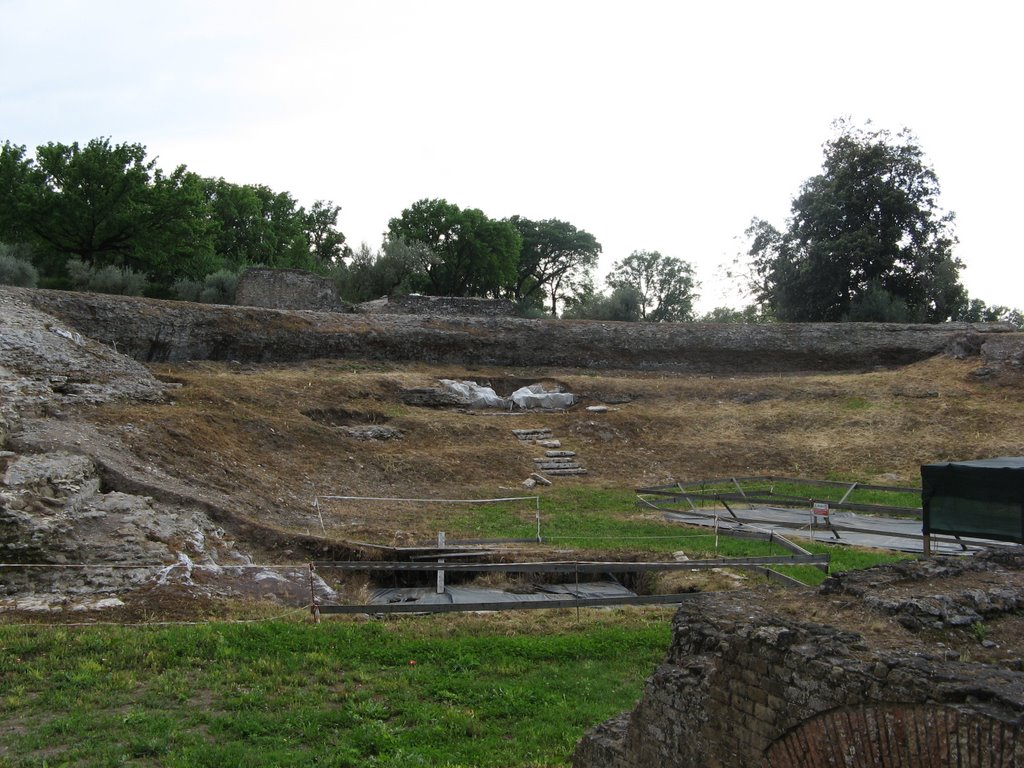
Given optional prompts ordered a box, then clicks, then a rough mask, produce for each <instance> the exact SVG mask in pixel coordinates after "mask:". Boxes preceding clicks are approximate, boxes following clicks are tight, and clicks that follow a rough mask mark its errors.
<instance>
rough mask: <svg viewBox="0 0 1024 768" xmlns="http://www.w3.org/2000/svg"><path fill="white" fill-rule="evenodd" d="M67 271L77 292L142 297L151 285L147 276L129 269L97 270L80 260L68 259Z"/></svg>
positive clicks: (113, 267)
mask: <svg viewBox="0 0 1024 768" xmlns="http://www.w3.org/2000/svg"><path fill="white" fill-rule="evenodd" d="M67 270H68V277H69V278H70V280H71V285H72V287H73V288H74V289H75V290H76V291H93V292H94V293H112V294H118V295H121V296H141V295H142V293H143V291H145V290H146V286H147V285H148V284H149V283H148V281H147V280H146V276H145V275H143V274H142V273H140V272H136V271H135V270H133V269H130V268H128V267H123V268H122V267H115V266H106V267H100V268H99V269H96V268H95V267H93V266H90V265H88V264H86V263H84V262H83V261H82V260H81V259H79V258H71V259H68V260H67Z"/></svg>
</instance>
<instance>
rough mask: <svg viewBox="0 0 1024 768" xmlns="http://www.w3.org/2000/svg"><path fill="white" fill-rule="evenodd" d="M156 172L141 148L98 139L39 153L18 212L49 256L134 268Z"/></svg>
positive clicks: (148, 217) (149, 213) (146, 225)
mask: <svg viewBox="0 0 1024 768" xmlns="http://www.w3.org/2000/svg"><path fill="white" fill-rule="evenodd" d="M155 167H156V163H155V161H152V160H147V158H146V148H145V147H143V146H142V145H141V144H111V143H110V140H109V139H105V138H100V139H93V140H91V141H90V142H89V143H88V144H86V145H85V146H81V147H80V146H79V145H78V142H75V143H73V144H58V143H53V142H51V143H49V144H46V145H45V146H41V147H39V148H38V149H37V150H36V162H35V164H33V165H32V166H31V171H30V173H31V177H32V178H31V181H30V182H29V183H28V184H27V186H26V187H25V189H24V190H23V194H22V196H21V201H20V202H21V209H20V213H21V216H22V221H23V223H24V225H25V227H26V228H27V229H29V230H30V231H31V232H32V235H33V236H34V238H35V239H36V241H37V242H38V243H40V245H41V246H43V248H44V249H45V250H48V251H51V252H52V253H55V254H60V255H61V256H66V255H69V254H70V255H75V256H78V257H79V258H80V259H82V261H83V262H85V263H87V264H92V265H94V266H97V267H101V266H107V265H115V266H132V267H135V266H137V264H136V263H135V262H136V260H135V258H134V256H135V254H134V250H135V246H136V243H137V239H138V237H139V236H140V235H142V234H143V233H144V231H145V230H146V229H147V228H149V227H151V226H153V224H154V221H153V201H152V199H151V195H150V191H151V189H150V182H151V180H152V175H153V171H154V169H155Z"/></svg>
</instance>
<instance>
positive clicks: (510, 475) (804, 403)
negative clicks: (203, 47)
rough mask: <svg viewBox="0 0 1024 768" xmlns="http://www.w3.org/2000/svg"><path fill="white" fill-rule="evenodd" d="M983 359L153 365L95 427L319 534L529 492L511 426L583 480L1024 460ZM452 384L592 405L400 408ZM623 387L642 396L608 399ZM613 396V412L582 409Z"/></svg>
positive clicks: (391, 534) (911, 475) (522, 451)
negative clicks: (558, 365)
mask: <svg viewBox="0 0 1024 768" xmlns="http://www.w3.org/2000/svg"><path fill="white" fill-rule="evenodd" d="M977 366H978V362H977V361H957V360H953V359H951V358H945V357H940V358H935V359H932V360H928V361H925V362H922V363H918V364H915V365H912V366H908V367H904V368H901V369H897V370H884V371H874V372H869V373H860V374H855V373H850V374H806V375H786V376H747V377H711V376H686V375H664V374H644V373H637V372H616V371H608V372H600V373H592V372H586V371H578V370H551V369H543V370H509V369H487V368H468V369H459V368H455V367H452V366H429V365H406V364H403V365H398V364H395V365H389V364H380V363H371V364H364V363H353V362H351V361H315V362H311V363H306V364H302V365H295V366H287V367H286V366H254V365H243V366H239V365H230V364H214V363H196V364H188V365H159V366H155V367H154V371H155V373H156V374H157V375H159V376H161V377H162V378H165V379H167V380H173V381H177V382H180V383H181V384H182V386H181V388H180V389H178V390H176V391H175V392H174V398H173V401H171V402H167V403H163V404H156V405H152V404H138V403H134V404H127V405H118V406H106V407H103V408H101V409H97V410H96V411H95V412H94V413H93V414H92V416H91V418H92V419H93V420H94V421H95V422H96V423H97V424H98V425H99V426H100V427H101V428H102V429H104V430H108V431H116V432H117V434H118V435H119V436H120V437H121V439H122V440H124V441H125V442H127V443H129V444H130V446H131V448H132V449H133V451H135V452H136V453H137V454H138V455H139V456H140V457H142V458H143V459H144V460H146V461H148V462H152V463H154V464H157V465H159V466H161V467H163V468H164V469H166V470H167V471H169V472H171V473H173V474H174V475H176V476H178V477H180V478H188V479H189V480H190V481H191V482H192V483H194V484H195V485H196V486H197V487H198V488H199V489H200V490H201V489H203V488H209V489H213V490H217V491H220V492H223V493H227V494H230V495H231V496H232V497H234V498H235V499H236V500H237V501H238V505H239V507H240V508H241V509H244V510H245V511H246V512H247V514H250V515H251V516H253V517H256V518H259V519H261V520H263V521H265V522H268V523H272V524H275V525H280V526H283V527H288V528H293V529H302V528H303V527H305V528H310V529H311V530H312V529H315V528H318V526H319V521H318V519H317V516H316V511H315V509H314V508H313V506H312V501H313V498H314V496H315V495H317V494H321V495H324V494H336V495H358V496H388V497H392V496H413V497H424V496H425V497H455V498H460V497H472V496H486V495H506V494H508V493H509V492H510V491H512V492H520V491H521V488H520V483H521V482H522V480H523V479H524V478H526V477H527V476H528V475H529V473H530V472H531V471H533V462H532V458H533V457H534V456H537V455H540V454H539V451H540V449H538V448H537V447H535V446H530V445H526V444H523V443H520V442H519V441H517V440H516V439H515V438H514V437H513V435H512V432H511V430H512V429H513V428H539V427H548V428H551V429H552V430H553V431H554V432H555V434H556V436H557V437H558V438H559V439H561V441H562V443H563V447H564V448H566V449H569V450H574V451H577V452H578V454H579V458H580V461H581V463H582V464H583V465H584V466H586V467H587V469H588V470H589V472H590V473H589V474H588V475H586V476H585V477H582V478H565V479H559V480H558V481H557V483H558V485H559V486H565V485H571V484H588V485H594V486H598V487H605V488H607V487H617V488H633V487H637V486H640V485H649V484H661V483H667V482H672V481H685V480H694V479H700V478H702V477H712V476H721V475H725V476H730V475H761V474H774V475H801V476H807V477H832V478H842V479H856V480H859V481H862V482H868V481H881V482H899V483H905V484H916V483H917V481H918V478H919V465H920V464H922V463H926V462H933V461H941V460H948V459H970V458H977V457H983V456H998V455H1020V454H1024V432H1022V430H1021V429H1020V424H1021V423H1022V420H1024V419H1022V417H1024V397H1022V394H1024V383H1022V382H1021V381H1020V379H1019V378H1005V377H1004V378H1001V379H997V380H978V379H975V378H973V377H972V376H971V375H970V373H971V371H972V370H974V369H975V368H976V367H977ZM441 377H448V378H469V379H476V380H490V381H493V382H497V383H502V382H505V383H508V382H511V381H513V380H514V381H539V380H542V379H545V380H555V381H558V382H561V383H562V384H563V385H565V386H566V387H567V388H568V389H569V390H570V391H572V392H575V393H576V394H578V395H580V396H582V398H583V402H582V404H580V405H578V406H576V407H574V408H573V409H571V410H569V411H567V412H564V413H550V414H543V413H532V414H528V415H517V416H509V415H500V414H491V415H480V414H469V413H464V412H459V411H445V410H434V409H425V408H415V407H410V406H406V405H404V404H403V403H402V402H401V400H400V397H399V393H400V391H401V390H402V389H403V388H406V387H413V386H428V385H432V384H434V383H435V382H436V380H437V379H438V378H441ZM622 395H628V396H629V397H630V398H631V400H630V401H629V402H623V403H615V401H617V400H621V399H622V397H621V396H622ZM606 400H607V401H609V402H611V403H612V404H611V405H610V410H609V412H607V413H602V414H595V413H591V412H588V411H586V410H585V406H586V405H592V404H596V403H599V402H602V401H606ZM315 411H320V412H335V411H344V412H345V413H347V414H349V415H350V416H355V417H360V416H362V417H363V418H365V419H366V420H369V421H373V422H375V423H385V422H386V423H387V425H388V426H390V427H395V428H398V429H400V430H402V432H403V434H404V437H403V438H402V439H400V440H388V441H361V440H357V439H354V438H352V437H350V436H348V435H346V434H345V433H344V432H343V431H342V430H341V429H340V428H339V427H338V426H336V425H334V424H332V423H330V419H324V418H323V417H322V413H321V414H320V416H319V417H318V416H317V414H315V413H314V412H315ZM311 414H312V416H313V417H311ZM335 415H338V414H335ZM339 418H340V416H339ZM318 419H319V420H318ZM336 420H337V419H336ZM126 424H130V425H132V427H131V428H130V429H125V426H124V425H126ZM541 492H543V491H541ZM325 512H326V515H325V523H326V525H327V526H328V531H329V532H330V533H332V534H334V535H345V534H347V533H349V532H358V533H359V534H360V535H365V536H375V537H376V538H377V540H378V541H379V542H380V543H403V537H409V538H412V537H418V538H422V534H424V533H425V532H426V531H427V530H428V529H426V528H424V526H423V525H422V524H421V520H423V519H425V518H426V517H430V516H431V515H433V514H434V510H425V509H424V508H423V507H422V506H420V505H400V504H357V505H351V504H350V505H341V504H336V505H332V506H330V507H329V508H328V507H325Z"/></svg>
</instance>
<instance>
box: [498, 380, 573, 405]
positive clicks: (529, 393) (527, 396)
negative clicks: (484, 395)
mask: <svg viewBox="0 0 1024 768" xmlns="http://www.w3.org/2000/svg"><path fill="white" fill-rule="evenodd" d="M509 399H510V400H511V401H512V402H513V403H515V404H516V405H517V406H518V407H520V408H524V409H526V408H549V409H550V408H568V407H569V406H571V405H572V403H573V400H574V399H575V398H574V397H573V395H572V393H571V392H548V391H546V390H545V389H544V385H543V384H531V385H530V386H528V387H520V388H519V389H517V390H516V391H515V392H513V393H512V396H511V397H510V398H509Z"/></svg>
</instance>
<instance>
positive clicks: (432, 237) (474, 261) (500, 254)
mask: <svg viewBox="0 0 1024 768" xmlns="http://www.w3.org/2000/svg"><path fill="white" fill-rule="evenodd" d="M387 237H388V239H389V240H404V241H406V242H407V243H410V244H413V243H420V244H422V245H424V246H426V248H425V249H421V250H420V253H421V254H422V255H423V261H422V263H421V265H420V277H421V282H422V290H424V291H426V292H428V293H431V294H434V295H437V296H495V297H496V296H499V295H501V294H502V293H505V292H507V290H508V289H509V287H510V286H511V285H512V284H513V282H514V281H515V275H516V264H517V263H518V260H519V251H520V246H521V243H522V238H521V237H520V236H519V233H518V232H517V231H516V229H515V227H513V226H512V225H511V224H509V223H508V222H504V221H495V220H494V219H489V218H488V217H487V216H486V215H485V214H484V213H483V211H481V210H479V209H476V208H466V209H465V210H463V209H460V208H459V207H458V206H457V205H454V204H452V203H449V202H448V201H447V200H440V199H435V200H419V201H417V202H415V203H413V204H412V205H411V206H410V207H409V208H406V209H405V210H404V211H402V215H401V216H399V217H397V218H394V219H391V221H390V222H388V234H387Z"/></svg>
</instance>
